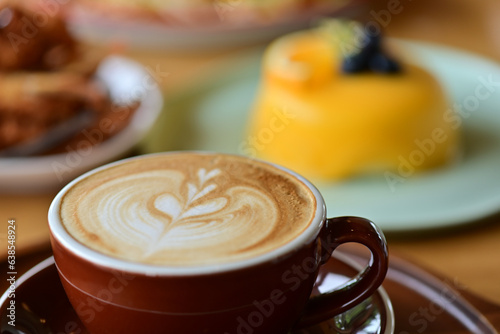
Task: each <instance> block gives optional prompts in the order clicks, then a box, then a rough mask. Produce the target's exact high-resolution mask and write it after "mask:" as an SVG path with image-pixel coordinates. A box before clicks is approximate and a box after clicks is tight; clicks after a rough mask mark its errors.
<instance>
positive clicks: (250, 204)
mask: <svg viewBox="0 0 500 334" xmlns="http://www.w3.org/2000/svg"><path fill="white" fill-rule="evenodd" d="M126 167H127V166H126V165H124V166H122V168H120V167H118V168H114V169H113V172H106V171H105V172H104V173H102V174H99V173H98V174H96V176H95V177H90V178H89V179H88V180H84V181H83V182H81V183H79V184H77V185H76V186H75V187H74V188H72V189H71V190H70V191H69V192H68V194H66V196H65V197H64V199H63V206H62V209H61V218H62V221H63V223H64V225H65V227H66V229H67V230H68V232H70V234H72V235H73V236H74V237H75V238H76V239H77V240H79V241H80V242H82V243H84V244H86V245H87V246H89V247H91V248H93V249H95V250H98V251H100V252H103V253H106V254H109V255H112V256H116V257H119V258H123V259H127V260H131V261H136V262H141V263H152V264H167V265H194V264H205V263H219V262H227V261H232V260H236V259H240V258H248V257H251V256H255V255H258V254H262V253H265V252H268V251H270V250H272V249H274V248H276V247H278V246H280V245H282V244H284V243H286V242H287V241H288V240H290V239H292V238H294V237H296V236H297V235H298V234H300V233H301V231H303V230H304V229H305V228H306V227H307V226H308V225H309V223H310V221H311V219H312V212H313V209H314V208H313V207H312V204H313V201H312V196H311V195H309V196H307V191H305V186H302V187H299V188H298V189H300V190H301V191H302V192H304V193H302V194H301V193H300V192H299V193H297V194H298V195H296V196H297V198H293V199H292V200H291V201H290V199H287V200H286V201H281V200H280V199H279V196H282V195H281V192H282V191H286V192H287V193H289V194H290V189H288V190H284V188H283V187H285V188H286V187H290V185H292V186H293V187H292V188H296V187H297V185H298V184H297V183H298V180H295V183H290V184H288V182H290V180H285V179H286V178H285V179H283V182H282V183H283V184H272V182H271V183H270V184H267V185H266V183H265V182H264V183H263V182H262V181H257V182H255V181H252V182H249V180H248V176H245V175H246V174H242V175H238V173H235V175H233V174H232V172H231V171H230V170H229V171H228V170H227V168H224V166H211V164H210V163H208V162H207V166H206V167H200V166H198V167H197V168H192V167H190V169H191V171H190V172H189V173H187V172H186V171H185V170H183V169H182V168H180V167H174V166H168V163H167V164H166V165H165V166H164V168H156V167H154V168H152V169H148V168H143V169H142V170H140V171H134V172H133V173H129V174H128V175H127V173H124V172H125V171H126V170H127V168H126ZM226 167H227V166H226ZM233 167H234V164H233ZM183 168H184V167H183ZM239 168H241V166H240V167H239ZM260 173H261V174H262V170H261V171H260ZM264 173H267V174H269V171H264ZM269 185H271V186H272V187H273V188H274V187H276V189H274V190H273V189H267V188H266V187H268V186H269ZM280 187H281V188H280ZM294 192H297V191H296V190H294ZM304 194H305V195H306V196H304ZM287 201H289V203H291V204H292V206H295V208H294V207H292V206H290V204H286V205H285V204H284V203H287ZM294 201H295V202H294ZM308 202H309V203H308ZM303 205H305V206H306V207H307V206H310V207H312V209H311V210H305V213H306V214H305V215H303V214H304V208H303V207H299V206H303ZM284 210H288V211H289V212H284ZM297 210H298V211H300V214H298V212H296V211H297ZM297 214H298V217H301V214H302V215H303V217H301V218H300V221H293V222H289V223H294V224H296V225H294V226H293V228H290V226H287V224H285V223H284V219H285V220H290V219H291V218H290V217H292V215H295V216H297Z"/></svg>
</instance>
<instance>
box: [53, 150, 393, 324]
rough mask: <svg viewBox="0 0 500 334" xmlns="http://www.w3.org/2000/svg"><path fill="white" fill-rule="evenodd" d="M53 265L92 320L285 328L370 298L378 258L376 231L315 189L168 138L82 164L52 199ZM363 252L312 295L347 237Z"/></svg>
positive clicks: (382, 250)
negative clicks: (153, 148) (341, 279)
mask: <svg viewBox="0 0 500 334" xmlns="http://www.w3.org/2000/svg"><path fill="white" fill-rule="evenodd" d="M49 227H50V234H51V243H52V249H53V252H54V259H55V262H56V266H57V270H58V273H59V277H60V279H61V282H62V284H63V286H64V289H65V291H66V294H67V296H68V298H69V300H70V302H71V304H72V305H73V307H74V309H75V311H76V312H77V314H78V316H79V317H80V319H81V320H82V322H83V323H84V324H85V326H86V327H87V328H88V330H89V332H90V333H91V334H123V333H149V334H163V333H184V334H199V333H206V334H215V333H217V334H243V333H252V334H269V333H276V334H279V333H287V332H288V331H289V330H290V329H291V328H292V327H294V328H299V327H301V326H308V325H311V324H315V323H319V322H321V321H324V320H326V319H328V318H330V317H332V316H334V315H336V314H339V313H341V312H344V311H346V310H348V309H349V308H351V307H353V306H355V305H357V304H359V303H360V302H362V301H363V300H365V299H366V298H368V297H369V296H370V295H371V294H372V293H373V292H374V291H375V290H376V289H377V288H378V287H379V286H380V285H381V283H382V281H383V279H384V277H385V274H386V271H387V262H388V259H387V258H388V254H387V245H386V242H385V239H384V236H383V234H382V232H381V231H380V230H379V229H378V228H377V227H376V226H375V225H374V224H373V223H372V222H370V221H369V220H366V219H364V218H359V217H339V218H331V219H327V218H326V208H325V203H324V201H323V198H322V197H321V194H320V193H319V192H318V190H317V189H316V188H315V187H314V186H313V185H312V184H311V183H310V182H309V181H307V180H306V179H304V178H303V177H301V176H300V175H297V174H296V173H294V172H292V171H290V170H287V169H286V168H283V167H281V166H277V165H274V164H270V163H267V162H263V161H259V160H255V159H250V158H247V157H243V156H237V155H227V154H220V153H207V152H171V153H161V154H153V155H145V156H139V157H134V158H130V159H126V160H122V161H118V162H115V163H112V164H109V165H106V166H103V167H100V168H98V169H96V170H94V171H91V172H89V173H86V174H84V175H82V176H80V177H79V178H77V179H76V180H74V181H72V182H71V183H69V184H68V185H67V186H66V187H64V188H63V189H62V190H61V192H59V194H58V195H57V196H56V197H55V199H54V201H53V202H52V204H51V206H50V209H49ZM348 242H357V243H361V244H363V245H365V246H367V248H368V249H369V250H370V252H371V254H372V255H371V256H372V258H371V261H369V263H368V265H367V267H366V268H365V269H364V271H363V272H362V273H360V275H359V276H358V277H356V278H353V280H352V281H351V282H349V283H348V284H346V285H345V286H344V288H342V289H338V290H334V291H328V292H325V293H322V294H321V295H320V296H319V297H313V298H311V297H310V295H311V291H312V288H313V286H314V283H315V281H316V277H317V275H318V272H319V267H320V266H321V265H322V264H324V263H325V262H326V261H328V259H329V257H330V255H331V253H332V252H333V251H334V250H335V248H336V247H337V246H339V245H340V244H343V243H348Z"/></svg>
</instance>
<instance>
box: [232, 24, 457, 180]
mask: <svg viewBox="0 0 500 334" xmlns="http://www.w3.org/2000/svg"><path fill="white" fill-rule="evenodd" d="M341 33H342V30H341V29H331V27H330V28H325V27H321V28H315V29H311V30H308V31H300V32H295V33H292V34H289V35H286V36H284V37H281V38H279V39H278V40H276V41H274V42H273V43H271V45H270V46H269V47H268V49H267V51H266V52H265V55H264V57H263V64H262V75H261V82H260V85H259V90H258V94H257V97H256V101H255V106H254V109H253V110H252V112H251V118H250V120H249V124H250V125H249V130H248V136H247V137H246V139H245V141H244V142H243V143H242V146H241V147H240V148H241V151H243V152H244V153H246V154H249V155H253V156H257V157H260V158H262V159H266V160H269V161H272V162H276V163H279V164H281V165H284V166H287V167H289V168H292V169H294V170H296V171H297V172H299V173H301V174H303V175H305V176H306V177H309V178H311V179H313V180H317V181H318V182H319V181H336V180H342V179H345V178H349V177H353V176H356V175H362V174H373V173H386V175H387V173H393V175H396V176H397V177H408V176H409V175H410V174H414V173H415V172H418V171H423V170H427V169H430V168H436V167H439V166H444V165H446V164H449V163H450V162H452V161H454V160H455V159H456V157H457V154H458V147H459V129H457V128H456V126H454V125H455V124H452V123H450V122H448V121H447V118H446V117H445V113H446V112H449V103H448V99H447V96H446V94H445V92H444V91H443V89H442V87H441V86H440V83H439V82H438V81H437V80H436V78H434V77H433V75H432V74H431V73H429V72H428V71H426V70H425V69H423V68H420V67H418V66H415V65H411V64H409V63H407V62H404V61H399V62H396V61H394V59H393V57H392V56H390V55H389V54H388V53H387V52H386V50H385V48H384V44H383V41H382V40H381V37H380V35H373V36H369V35H367V36H364V38H359V36H358V38H357V40H360V41H363V43H360V44H359V45H358V46H353V45H354V44H355V43H353V42H352V41H346V40H345V38H340V36H336V35H335V34H341ZM344 35H348V36H350V38H352V33H351V34H344Z"/></svg>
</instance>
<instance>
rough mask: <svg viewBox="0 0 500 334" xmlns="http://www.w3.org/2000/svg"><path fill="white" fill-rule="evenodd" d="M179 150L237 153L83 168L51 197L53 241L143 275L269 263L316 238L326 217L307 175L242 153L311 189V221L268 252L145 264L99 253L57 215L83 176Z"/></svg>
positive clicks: (203, 272) (183, 273) (90, 258)
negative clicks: (217, 259) (213, 260)
mask: <svg viewBox="0 0 500 334" xmlns="http://www.w3.org/2000/svg"><path fill="white" fill-rule="evenodd" d="M179 153H193V154H209V155H210V154H214V155H215V154H216V155H232V156H240V157H243V156H241V155H236V154H226V153H219V152H209V151H170V152H160V153H151V154H145V155H139V156H134V157H130V158H126V159H122V160H118V161H115V162H112V163H109V164H106V165H103V166H101V167H98V168H95V169H93V170H91V171H89V172H86V173H84V174H82V175H80V176H79V177H77V178H76V179H74V180H72V181H71V182H69V183H68V184H67V185H66V186H64V188H63V189H61V190H60V191H59V193H58V194H57V195H56V196H55V197H54V199H53V201H52V203H51V204H50V207H49V211H48V222H49V230H50V233H51V237H52V238H54V239H56V240H55V241H56V242H57V243H59V244H61V245H62V247H64V249H65V251H67V252H71V253H73V254H74V255H76V256H78V257H80V258H82V259H84V260H85V261H87V262H90V263H93V264H95V265H98V266H100V267H104V268H108V269H110V270H116V271H122V272H128V273H132V274H142V275H146V276H194V275H207V274H216V273H222V272H227V271H236V270H241V269H244V268H250V267H253V266H256V265H260V264H264V263H268V262H272V261H275V260H276V259H278V258H280V257H283V256H286V255H287V254H291V253H293V252H294V251H295V250H298V249H300V248H301V247H302V246H304V245H306V244H309V243H311V242H312V241H313V240H314V239H315V238H317V236H318V234H319V232H320V230H321V228H322V226H323V224H324V222H325V220H326V206H325V202H324V199H323V197H322V195H321V193H320V192H319V190H318V189H317V188H316V187H315V186H314V185H313V184H312V183H311V182H310V181H308V180H307V179H306V178H304V177H303V176H301V175H299V174H297V173H295V172H294V171H292V170H290V169H288V168H285V167H283V166H280V165H277V164H273V163H270V162H267V161H262V160H259V159H255V158H251V157H244V158H246V159H249V160H254V161H258V162H261V163H264V164H268V165H271V166H274V167H276V168H278V169H280V170H282V171H284V172H286V173H288V174H290V175H292V176H294V177H295V178H296V179H297V180H299V181H300V182H302V183H303V184H304V185H305V186H306V187H307V188H309V189H310V191H311V192H312V193H313V195H314V197H315V199H316V210H315V212H314V216H313V219H312V222H311V224H310V225H309V226H308V227H307V228H306V229H305V230H304V231H303V232H302V233H301V234H300V235H299V236H298V237H296V238H295V239H293V240H291V241H290V242H288V243H287V244H285V245H283V246H281V247H279V248H276V249H274V250H272V251H270V252H267V253H265V254H262V255H259V256H256V257H252V258H250V259H245V260H237V261H234V262H227V263H218V264H208V265H200V266H185V267H184V266H178V267H177V266H166V265H153V264H144V263H138V262H132V261H127V260H123V259H119V258H115V257H112V256H109V255H106V254H104V253H100V252H98V251H95V250H93V249H91V248H89V247H87V246H85V245H83V244H82V243H80V242H79V241H77V240H76V239H75V238H74V237H72V236H71V235H70V234H69V233H68V232H67V230H66V229H65V227H64V226H63V224H62V222H61V219H60V215H59V208H60V204H61V200H62V198H63V196H64V194H65V193H66V192H67V191H68V190H69V189H70V188H71V187H72V186H73V185H75V184H76V183H78V182H79V181H81V180H82V179H84V178H86V177H88V176H90V175H92V174H94V173H96V172H99V171H102V170H105V169H108V168H110V167H113V166H116V165H119V164H123V163H125V162H127V161H130V160H136V159H143V158H147V157H152V156H157V155H170V154H179Z"/></svg>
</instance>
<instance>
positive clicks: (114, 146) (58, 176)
mask: <svg viewBox="0 0 500 334" xmlns="http://www.w3.org/2000/svg"><path fill="white" fill-rule="evenodd" d="M96 76H97V78H98V79H99V80H101V81H102V82H103V83H104V85H105V87H106V88H107V89H108V90H109V92H110V94H111V97H112V98H113V99H118V100H120V101H123V100H127V99H132V98H134V97H135V98H139V99H140V101H141V105H140V106H139V108H138V109H137V110H136V112H135V113H134V115H133V117H132V120H131V121H130V124H129V125H128V126H127V127H126V128H124V129H123V130H122V131H120V132H119V133H118V134H116V135H114V136H113V137H111V138H110V139H108V140H106V141H104V142H103V143H102V144H100V145H98V146H93V147H92V148H91V149H85V150H82V151H81V152H77V151H75V152H70V153H62V154H54V155H49V156H41V157H16V158H0V192H2V193H21V192H22V193H27V192H29V193H35V192H50V191H55V190H57V189H59V188H62V187H63V186H64V185H65V184H66V183H67V182H68V181H70V180H72V179H73V178H75V177H76V176H78V175H80V174H82V173H83V172H85V171H88V170H90V169H92V168H94V167H97V166H99V165H101V164H104V163H106V162H109V161H111V160H114V159H117V158H119V157H121V156H123V155H125V154H126V153H127V152H128V151H130V150H131V149H132V148H133V147H134V146H135V145H137V143H138V142H139V141H140V140H141V139H143V137H144V136H145V134H146V133H147V132H148V131H149V129H150V128H151V127H152V125H153V124H154V122H155V120H156V119H157V117H158V115H159V114H160V112H161V110H162V107H163V97H162V94H161V91H160V89H159V87H158V85H157V84H156V83H154V81H153V79H152V78H151V75H150V74H149V73H148V72H147V71H146V69H144V68H143V67H142V66H141V65H139V64H138V63H136V62H134V61H131V60H128V59H126V58H122V57H118V56H110V57H107V58H106V59H104V60H103V61H102V63H101V64H100V65H99V68H98V70H97V72H96ZM89 141H90V139H89ZM86 148H88V146H86Z"/></svg>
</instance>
